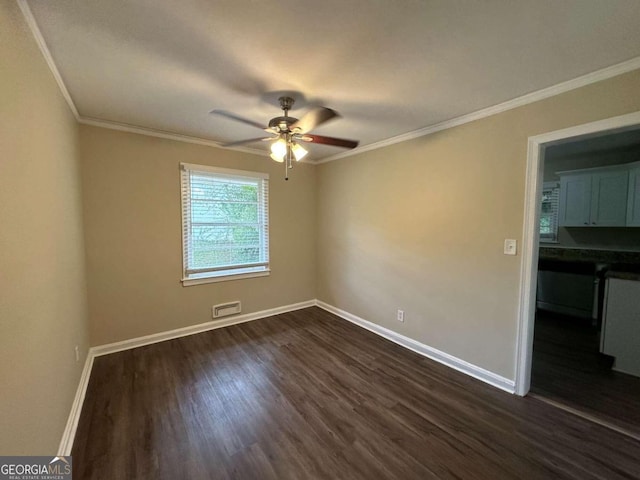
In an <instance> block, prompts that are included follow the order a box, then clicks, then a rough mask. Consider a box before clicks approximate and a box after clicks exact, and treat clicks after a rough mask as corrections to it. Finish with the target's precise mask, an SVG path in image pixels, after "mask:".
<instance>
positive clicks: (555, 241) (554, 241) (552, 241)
mask: <svg viewBox="0 0 640 480" xmlns="http://www.w3.org/2000/svg"><path fill="white" fill-rule="evenodd" d="M540 243H560V242H559V241H558V240H544V239H542V238H541V239H540Z"/></svg>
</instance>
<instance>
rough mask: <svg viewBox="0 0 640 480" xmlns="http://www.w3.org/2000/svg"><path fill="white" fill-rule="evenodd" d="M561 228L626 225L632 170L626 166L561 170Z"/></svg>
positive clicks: (559, 221) (559, 220) (559, 222)
mask: <svg viewBox="0 0 640 480" xmlns="http://www.w3.org/2000/svg"><path fill="white" fill-rule="evenodd" d="M558 174H559V175H560V208H559V219H558V224H559V225H560V226H561V227H624V226H625V225H626V224H627V198H628V182H629V169H628V167H627V166H626V165H621V166H616V167H606V168H592V169H588V170H574V171H570V172H558Z"/></svg>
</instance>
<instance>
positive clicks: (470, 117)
mask: <svg viewBox="0 0 640 480" xmlns="http://www.w3.org/2000/svg"><path fill="white" fill-rule="evenodd" d="M638 69H640V57H635V58H632V59H630V60H627V61H625V62H622V63H618V64H616V65H611V66H609V67H605V68H603V69H600V70H596V71H595V72H591V73H587V74H586V75H582V76H580V77H577V78H574V79H572V80H567V81H566V82H562V83H558V84H556V85H552V86H551V87H547V88H543V89H542V90H537V91H535V92H531V93H527V94H525V95H522V96H520V97H516V98H513V99H511V100H507V101H506V102H502V103H499V104H497V105H493V106H491V107H487V108H483V109H481V110H477V111H475V112H472V113H468V114H466V115H461V116H459V117H456V118H452V119H451V120H445V121H444V122H440V123H436V124H434V125H430V126H428V127H424V128H420V129H418V130H414V131H412V132H407V133H403V134H400V135H396V136H395V137H391V138H387V139H386V140H381V141H379V142H375V143H370V144H368V145H364V146H362V147H358V148H354V149H353V150H349V151H346V152H343V153H338V154H336V155H331V156H330V157H326V158H323V159H321V160H318V161H317V162H315V163H316V164H320V163H327V162H332V161H334V160H339V159H341V158H345V157H350V156H352V155H358V154H360V153H364V152H369V151H371V150H377V149H379V148H383V147H388V146H390V145H394V144H396V143H400V142H405V141H407V140H413V139H414V138H418V137H424V136H425V135H430V134H432V133H436V132H439V131H441V130H446V129H448V128H453V127H457V126H459V125H464V124H465V123H469V122H473V121H475V120H480V119H482V118H485V117H490V116H491V115H495V114H497V113H502V112H505V111H507V110H512V109H514V108H518V107H522V106H523V105H528V104H530V103H534V102H537V101H539V100H544V99H545V98H549V97H553V96H555V95H559V94H561V93H565V92H569V91H571V90H575V89H577V88H580V87H584V86H587V85H591V84H592V83H597V82H600V81H602V80H606V79H608V78H612V77H616V76H618V75H622V74H623V73H628V72H632V71H634V70H638Z"/></svg>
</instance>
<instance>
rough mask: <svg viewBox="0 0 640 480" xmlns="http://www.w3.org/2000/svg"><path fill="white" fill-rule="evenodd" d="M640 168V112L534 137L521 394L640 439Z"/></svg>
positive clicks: (520, 356)
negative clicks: (639, 213)
mask: <svg viewBox="0 0 640 480" xmlns="http://www.w3.org/2000/svg"><path fill="white" fill-rule="evenodd" d="M625 142H626V144H627V146H631V145H633V144H634V142H635V143H636V144H637V146H638V150H637V152H639V153H633V152H634V150H633V148H626V150H625V149H624V148H622V146H623V145H624V144H625ZM594 151H597V152H598V155H596V154H593V152H594ZM607 151H609V152H618V154H617V155H615V154H611V155H608V156H607V155H605V154H604V153H603V152H607ZM622 151H629V152H631V153H629V155H626V156H624V155H622V156H621V155H620V152H622ZM588 152H591V153H588ZM633 155H636V156H637V158H635V157H634V156H633ZM596 160H597V162H599V163H597V162H596ZM594 162H595V163H594ZM545 167H546V168H545ZM636 167H637V169H636ZM629 172H631V175H630V174H629ZM637 172H640V112H636V113H633V114H629V115H623V116H620V117H614V118H611V119H607V120H603V121H599V122H593V123H589V124H585V125H580V126H576V127H572V128H568V129H563V130H558V131H555V132H549V133H546V134H543V135H538V136H535V137H531V138H530V139H529V145H528V157H527V177H526V197H525V223H524V232H523V233H524V235H523V248H522V252H523V255H522V266H521V282H520V287H521V290H520V311H519V328H518V349H517V359H516V393H517V394H518V395H522V396H524V395H526V394H528V393H532V394H535V395H536V396H537V397H539V398H542V399H544V400H546V401H549V402H550V403H554V404H556V405H557V406H560V407H563V408H565V409H567V410H569V411H572V412H573V413H577V414H579V415H582V416H585V417H587V418H590V419H592V420H594V421H597V422H598V423H603V424H606V425H608V426H611V427H612V428H615V429H619V430H620V431H622V432H623V433H627V434H630V435H631V436H634V437H636V438H638V439H640V347H639V345H640V343H636V344H635V346H634V345H632V344H631V343H629V342H634V341H635V342H638V341H640V307H638V305H636V304H635V303H634V301H633V300H630V299H632V298H633V297H634V296H637V298H640V223H639V224H638V225H637V226H635V224H634V223H633V222H634V221H635V218H632V217H630V216H629V215H628V210H629V209H628V208H627V206H629V203H628V202H629V201H631V202H632V204H631V206H629V208H631V207H632V206H633V205H636V204H637V205H638V207H637V208H638V209H639V210H640V180H638V178H637V177H636V175H637ZM581 182H582V183H581ZM634 182H635V183H634ZM630 185H631V188H629V186H630ZM634 188H635V189H636V190H637V196H638V199H634V198H632V196H631V195H632V194H633V193H635V191H632V190H633V189H634ZM636 200H637V202H636ZM634 202H636V203H634ZM634 251H635V253H634ZM625 252H626V253H625ZM629 252H630V253H629ZM618 273H624V274H628V275H626V276H625V275H617V274H618ZM621 287H622V290H620V288H621ZM634 288H637V289H638V290H637V291H638V294H637V295H633V293H632V292H634V291H635V290H634ZM620 292H622V293H620ZM630 292H631V293H630ZM618 297H619V300H616V301H615V302H614V299H615V298H618ZM635 301H636V302H637V300H635ZM607 306H609V312H607ZM607 319H609V320H608V321H607ZM621 319H622V320H621ZM621 322H622V323H621ZM620 325H623V327H622V329H621V327H620ZM625 329H626V330H625ZM635 337H638V339H637V340H636V339H635ZM636 351H637V353H635V352H636ZM629 352H631V353H629ZM636 356H637V358H636ZM636 363H637V368H636ZM634 392H635V393H634ZM632 397H633V398H632ZM635 398H638V399H639V400H638V401H636V403H637V405H636V404H635V403H634V401H635ZM627 401H628V403H627ZM625 410H626V413H622V414H620V412H625ZM615 412H618V413H615Z"/></svg>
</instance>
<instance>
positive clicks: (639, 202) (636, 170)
mask: <svg viewBox="0 0 640 480" xmlns="http://www.w3.org/2000/svg"><path fill="white" fill-rule="evenodd" d="M627 226H628V227H640V165H639V166H637V167H633V168H631V169H630V170H629V196H628V198H627Z"/></svg>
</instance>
